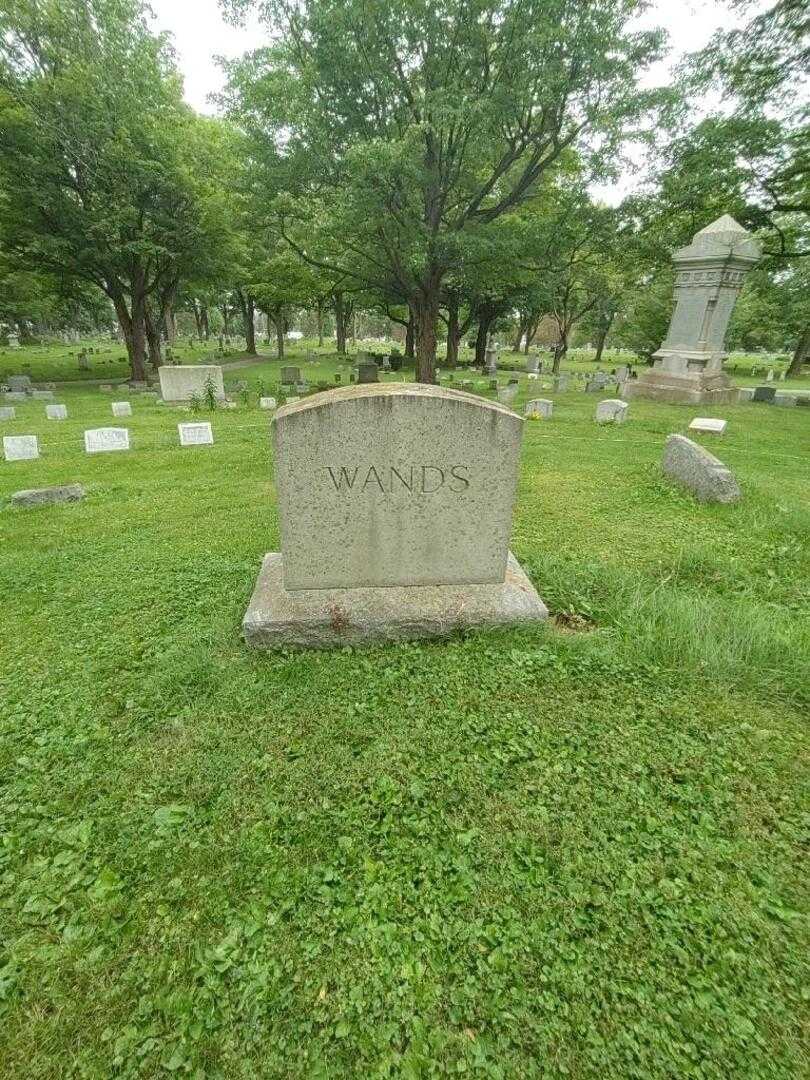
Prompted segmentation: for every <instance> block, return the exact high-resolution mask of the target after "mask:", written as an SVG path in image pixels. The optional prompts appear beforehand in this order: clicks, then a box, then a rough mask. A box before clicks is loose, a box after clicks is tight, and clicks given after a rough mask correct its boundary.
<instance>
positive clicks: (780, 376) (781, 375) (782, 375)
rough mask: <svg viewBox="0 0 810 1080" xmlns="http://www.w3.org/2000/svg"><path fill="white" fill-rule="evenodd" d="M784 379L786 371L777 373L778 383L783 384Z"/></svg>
mask: <svg viewBox="0 0 810 1080" xmlns="http://www.w3.org/2000/svg"><path fill="white" fill-rule="evenodd" d="M786 378H787V371H780V372H779V382H784V381H785V379H786Z"/></svg>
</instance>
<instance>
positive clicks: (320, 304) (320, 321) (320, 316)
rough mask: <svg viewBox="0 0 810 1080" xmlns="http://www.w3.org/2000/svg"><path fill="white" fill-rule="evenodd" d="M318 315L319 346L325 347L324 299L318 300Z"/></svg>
mask: <svg viewBox="0 0 810 1080" xmlns="http://www.w3.org/2000/svg"><path fill="white" fill-rule="evenodd" d="M316 317H317V319H318V347H319V348H321V349H322V348H323V300H319V301H318V307H317V309H316Z"/></svg>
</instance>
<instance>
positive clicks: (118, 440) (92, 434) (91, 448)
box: [84, 427, 129, 454]
mask: <svg viewBox="0 0 810 1080" xmlns="http://www.w3.org/2000/svg"><path fill="white" fill-rule="evenodd" d="M84 449H85V450H86V452H87V453H88V454H103V453H107V452H111V451H114V450H129V428H114V427H106V428H92V429H90V430H89V431H85V433H84Z"/></svg>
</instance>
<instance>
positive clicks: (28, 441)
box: [3, 435, 39, 461]
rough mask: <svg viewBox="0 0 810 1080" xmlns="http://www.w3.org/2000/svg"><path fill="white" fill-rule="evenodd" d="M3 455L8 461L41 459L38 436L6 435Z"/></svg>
mask: <svg viewBox="0 0 810 1080" xmlns="http://www.w3.org/2000/svg"><path fill="white" fill-rule="evenodd" d="M3 455H4V457H5V459H6V461H28V460H30V459H31V458H38V457H39V443H38V442H37V437H36V435H4V436H3Z"/></svg>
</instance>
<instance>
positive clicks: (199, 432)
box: [177, 422, 214, 446]
mask: <svg viewBox="0 0 810 1080" xmlns="http://www.w3.org/2000/svg"><path fill="white" fill-rule="evenodd" d="M177 430H178V431H179V432H180V445H181V446H213V445H214V432H213V431H212V430H211V425H210V424H209V423H207V422H206V423H197V424H178V425H177Z"/></svg>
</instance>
